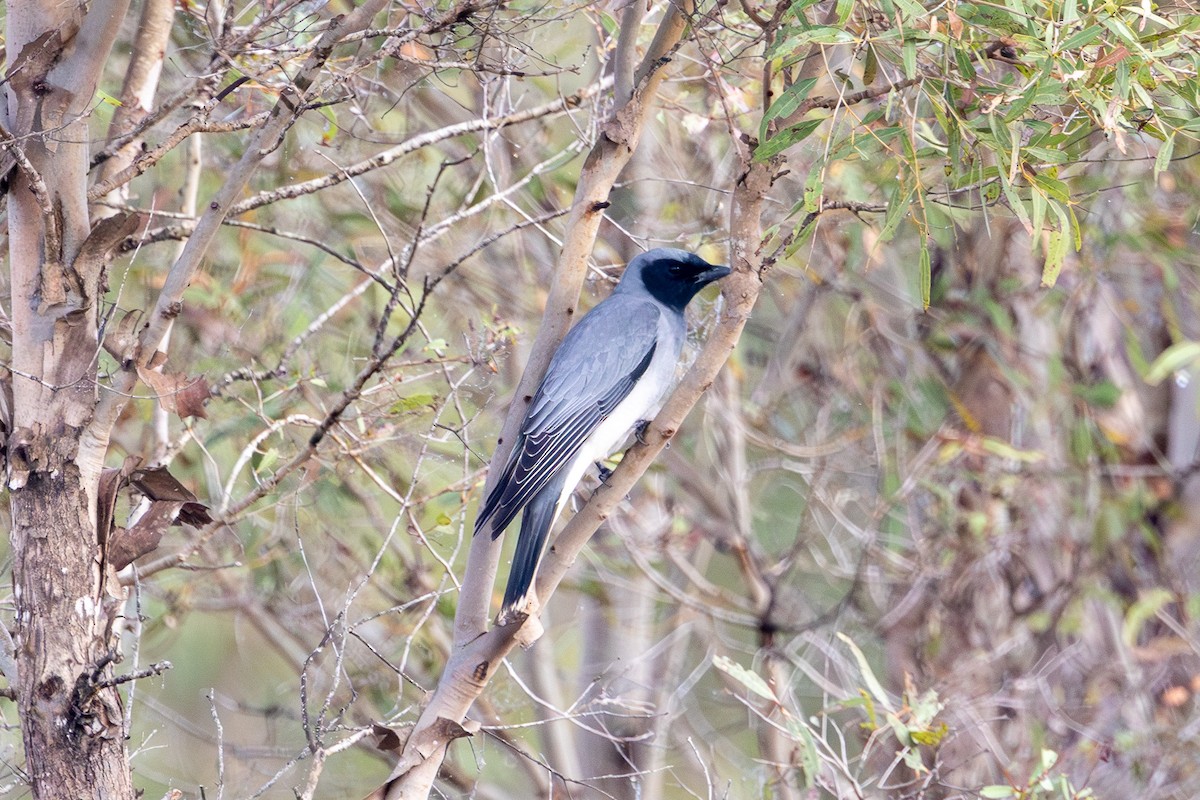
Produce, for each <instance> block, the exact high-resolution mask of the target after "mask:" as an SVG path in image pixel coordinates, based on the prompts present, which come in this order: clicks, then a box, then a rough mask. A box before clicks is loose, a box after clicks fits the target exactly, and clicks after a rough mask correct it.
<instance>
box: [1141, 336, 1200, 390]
mask: <svg viewBox="0 0 1200 800" xmlns="http://www.w3.org/2000/svg"><path fill="white" fill-rule="evenodd" d="M1197 361H1200V342H1176V343H1175V344H1173V345H1171V346H1170V347H1168V348H1167V349H1166V350H1163V351H1162V352H1161V353H1160V354H1159V356H1158V358H1156V359H1154V363H1152V364H1151V365H1150V369H1149V370H1147V371H1146V379H1145V380H1146V383H1148V384H1150V385H1151V386H1157V385H1158V384H1160V383H1162V382H1163V379H1164V378H1166V377H1167V376H1168V375H1174V374H1175V373H1176V372H1178V371H1179V370H1182V369H1184V368H1191V367H1194V365H1195V364H1196V362H1197Z"/></svg>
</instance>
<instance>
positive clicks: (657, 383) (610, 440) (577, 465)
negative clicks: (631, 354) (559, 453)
mask: <svg viewBox="0 0 1200 800" xmlns="http://www.w3.org/2000/svg"><path fill="white" fill-rule="evenodd" d="M682 348H683V336H682V334H681V333H679V332H678V331H676V330H674V329H673V328H672V326H671V325H670V324H669V323H668V322H667V320H666V318H665V316H664V317H662V318H660V319H659V324H658V346H657V347H656V348H655V350H654V357H653V358H652V359H650V364H649V366H647V367H646V371H645V373H643V374H642V378H641V380H639V381H638V382H637V383H636V384H635V385H634V387H633V390H632V391H631V392H630V393H629V394H628V395H626V396H625V399H624V400H622V401H621V402H620V403H618V404H617V407H616V408H614V409H613V410H612V413H611V414H609V415H608V416H607V417H606V418H605V419H604V421H602V422H601V423H600V424H599V425H597V426H596V430H594V431H593V432H592V435H591V436H589V437H588V438H587V439H586V440H585V441H584V443H583V446H582V447H581V448H580V450H579V455H578V456H577V457H576V458H575V461H574V462H572V464H571V466H570V467H569V468H568V470H567V479H566V482H565V483H564V484H563V491H562V494H561V495H559V498H558V505H557V507H556V508H555V514H554V518H555V519H558V515H559V514H561V513H562V510H563V506H564V505H565V504H566V501H567V498H569V497H570V496H571V494H572V493H573V492H574V491H575V487H576V486H577V485H578V484H579V481H580V480H582V478H583V476H584V473H586V472H587V471H588V469H589V468H590V467H591V466H592V465H593V464H594V463H596V462H597V461H600V460H602V459H605V458H608V457H609V456H610V455H612V453H613V451H614V450H616V449H617V446H618V445H620V444H621V442H622V441H624V440H625V437H627V436H628V435H629V433H630V431H632V430H633V428H634V426H636V425H637V424H638V423H639V422H641V421H642V420H648V419H651V418H653V417H654V415H655V414H657V413H658V410H659V409H660V408H662V404H663V401H664V400H666V396H667V393H668V392H669V391H670V390H671V387H672V386H674V384H675V371H676V369H677V368H678V364H679V353H680V351H681V350H682ZM551 525H553V523H551Z"/></svg>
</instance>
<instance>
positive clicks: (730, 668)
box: [712, 655, 777, 701]
mask: <svg viewBox="0 0 1200 800" xmlns="http://www.w3.org/2000/svg"><path fill="white" fill-rule="evenodd" d="M712 663H713V666H714V667H716V668H717V669H719V670H721V672H724V673H725V674H726V675H728V676H729V677H731V678H733V679H734V680H735V681H737V682H738V683H740V684H741V685H742V686H745V687H746V688H747V689H749V690H750V691H751V692H754V694H756V695H758V696H759V697H762V698H764V699H766V700H771V701H776V700H777V698H776V697H775V693H774V692H772V691H771V687H770V686H768V685H767V682H766V681H764V680H763V679H762V676H760V675H759V674H758V673H757V672H751V671H750V670H748V669H746V668H745V667H743V666H742V665H741V664H739V663H737V662H736V661H734V660H733V659H731V658H726V657H725V656H720V655H717V656H713V660H712Z"/></svg>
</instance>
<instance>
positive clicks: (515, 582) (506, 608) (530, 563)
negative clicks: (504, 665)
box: [500, 474, 566, 618]
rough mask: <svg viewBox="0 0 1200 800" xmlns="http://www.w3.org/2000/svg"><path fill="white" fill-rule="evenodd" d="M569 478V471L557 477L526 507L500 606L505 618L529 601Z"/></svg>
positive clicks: (501, 613) (522, 515)
mask: <svg viewBox="0 0 1200 800" xmlns="http://www.w3.org/2000/svg"><path fill="white" fill-rule="evenodd" d="M565 478H566V476H565V474H559V475H557V476H555V478H554V479H553V480H551V481H550V483H549V484H547V485H546V488H544V489H542V491H540V492H538V494H537V496H536V497H534V498H533V499H532V500H530V501H529V505H527V506H525V510H524V512H523V513H522V514H521V535H520V536H519V537H517V549H516V552H515V553H514V554H513V562H512V568H511V570H510V571H509V573H508V585H507V586H505V588H504V603H503V605H501V606H500V616H501V618H503V617H506V616H508V615H509V613H510V612H512V611H514V610H519V609H520V608H521V607H522V606H523V605H524V604H525V599H526V598H527V597H528V595H529V591H530V589H531V587H532V586H533V581H534V578H536V577H537V569H538V564H539V563H541V560H542V549H543V548H544V547H545V546H546V538H547V537H548V536H549V534H550V529H551V528H552V527H554V520H555V518H556V517H557V516H558V514H557V511H558V508H557V507H558V500H559V495H560V494H562V487H563V481H564V480H565Z"/></svg>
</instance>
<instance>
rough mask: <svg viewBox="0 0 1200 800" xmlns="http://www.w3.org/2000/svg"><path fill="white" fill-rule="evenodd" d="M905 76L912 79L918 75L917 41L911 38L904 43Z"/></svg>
mask: <svg viewBox="0 0 1200 800" xmlns="http://www.w3.org/2000/svg"><path fill="white" fill-rule="evenodd" d="M903 58H904V77H905V78H908V79H909V80H910V81H911V80H912V79H913V78H915V77H917V43H916V42H915V41H913V40H912V39H909V40H908V41H906V42H905V43H904V50H903Z"/></svg>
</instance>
